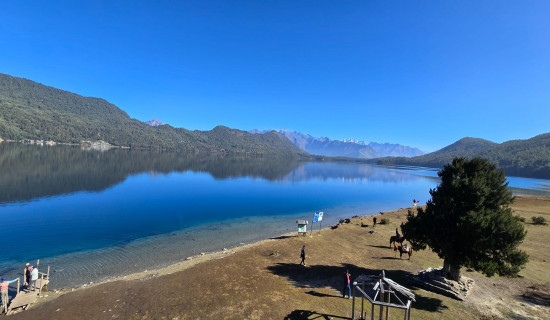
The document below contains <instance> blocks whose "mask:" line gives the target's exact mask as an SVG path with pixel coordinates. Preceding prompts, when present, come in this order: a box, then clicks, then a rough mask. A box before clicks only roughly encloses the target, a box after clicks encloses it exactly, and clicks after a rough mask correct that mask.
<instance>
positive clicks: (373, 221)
mask: <svg viewBox="0 0 550 320" xmlns="http://www.w3.org/2000/svg"><path fill="white" fill-rule="evenodd" d="M372 227H373V228H374V227H376V217H372Z"/></svg>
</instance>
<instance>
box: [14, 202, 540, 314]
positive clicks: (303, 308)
mask: <svg viewBox="0 0 550 320" xmlns="http://www.w3.org/2000/svg"><path fill="white" fill-rule="evenodd" d="M513 208H514V211H515V212H516V213H517V214H519V215H521V216H524V217H526V219H527V221H529V220H530V218H531V216H533V215H543V216H545V217H546V219H547V220H550V198H545V197H518V199H517V200H516V203H515V204H514V206H513ZM406 212H407V208H404V209H399V210H395V211H391V212H386V213H383V215H380V214H378V215H376V216H377V217H378V219H379V220H380V219H381V218H388V219H390V224H389V225H385V226H384V225H382V226H377V227H376V228H372V217H371V216H366V217H356V218H353V219H351V222H350V223H349V224H343V225H340V226H339V227H338V228H336V229H330V228H326V229H323V230H321V232H320V233H318V232H317V231H315V232H314V233H313V236H312V237H310V236H309V234H308V236H306V237H302V236H300V237H299V236H297V235H296V234H295V233H291V234H285V235H282V236H279V237H276V238H273V239H267V240H263V241H259V242H257V243H254V244H251V245H244V246H239V247H236V248H232V249H229V250H225V251H220V252H214V253H206V254H200V255H197V256H194V257H192V258H190V259H188V260H185V261H182V262H179V263H177V264H173V265H171V266H168V267H165V268H162V269H158V270H146V271H143V272H139V273H135V274H130V275H127V276H125V277H121V278H116V279H112V280H109V281H107V282H104V283H100V284H90V285H86V286H82V287H80V288H76V289H75V288H70V289H62V290H56V291H53V292H48V293H45V294H44V298H41V299H39V302H38V303H37V304H35V305H33V306H32V308H31V309H30V310H28V311H25V312H21V313H19V314H16V315H14V316H13V317H14V318H15V319H178V320H181V319H214V318H229V319H314V318H319V317H321V318H325V319H329V318H334V319H338V318H344V319H345V318H346V317H349V316H350V315H351V302H350V301H349V300H348V299H342V297H341V290H342V287H343V274H344V271H345V270H346V269H348V270H350V273H351V274H352V278H355V277H357V276H358V275H359V274H376V273H378V272H379V270H381V269H384V270H386V274H387V276H388V277H390V278H392V279H394V280H395V281H397V282H398V283H401V284H403V285H405V286H408V285H409V279H410V277H411V276H412V275H413V274H415V273H417V272H418V271H420V270H422V269H425V268H427V267H437V266H440V265H441V264H442V262H441V260H440V259H439V258H438V257H437V256H436V255H435V254H433V253H432V252H430V251H429V250H425V251H419V252H415V253H414V254H413V256H412V258H411V260H410V261H409V260H405V259H403V260H400V259H399V256H397V258H396V257H395V255H394V252H393V250H391V249H390V248H389V247H388V245H389V237H390V236H391V235H392V234H394V233H395V228H396V227H397V226H399V225H400V224H401V222H402V221H404V220H405V215H406ZM365 225H368V227H364V226H365ZM526 227H527V229H528V235H527V238H526V240H525V241H524V244H523V245H522V246H523V248H524V250H526V251H527V252H528V253H529V255H530V257H531V259H530V262H529V264H528V265H527V267H526V268H525V269H524V270H523V271H522V272H521V273H520V275H521V277H519V278H499V277H494V278H487V277H485V276H483V275H481V274H479V273H477V272H470V271H465V275H467V276H468V277H471V278H473V279H474V280H475V281H476V287H475V288H474V290H473V292H472V294H471V296H470V297H469V299H468V300H467V301H465V302H460V301H456V300H453V299H451V298H447V297H444V296H441V295H437V294H434V293H431V292H427V291H424V290H421V289H418V288H414V287H411V289H413V292H415V294H416V295H417V302H415V303H413V313H412V314H413V318H416V319H453V320H455V319H472V318H481V317H483V316H495V317H504V318H508V317H510V316H512V315H514V314H515V315H517V316H518V317H527V318H533V319H537V318H539V319H546V318H548V316H547V315H548V314H550V308H549V307H548V305H545V304H544V303H541V302H540V301H531V300H529V299H524V298H522V295H523V294H525V293H526V291H527V290H529V288H530V287H535V288H539V289H538V290H539V291H540V290H542V292H543V293H544V292H545V290H548V288H550V285H548V283H549V282H550V275H548V273H547V272H546V271H547V270H546V269H547V262H546V261H547V260H548V259H550V241H549V240H550V227H549V226H535V225H532V224H529V223H527V224H526ZM369 231H374V232H373V233H369ZM302 245H306V253H307V259H306V263H307V266H306V267H304V266H300V265H299V262H300V259H299V251H300V248H301V247H302ZM545 294H546V297H547V299H548V295H549V293H548V292H547V291H546V293H545ZM543 301H544V300H543ZM392 316H393V317H395V318H396V319H397V318H401V317H402V313H401V312H397V311H396V312H394V313H393V315H392Z"/></svg>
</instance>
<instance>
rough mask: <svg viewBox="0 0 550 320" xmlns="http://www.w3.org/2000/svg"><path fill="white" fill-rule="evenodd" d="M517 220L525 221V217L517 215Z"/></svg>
mask: <svg viewBox="0 0 550 320" xmlns="http://www.w3.org/2000/svg"><path fill="white" fill-rule="evenodd" d="M517 218H518V220H519V221H521V222H525V217H520V216H517Z"/></svg>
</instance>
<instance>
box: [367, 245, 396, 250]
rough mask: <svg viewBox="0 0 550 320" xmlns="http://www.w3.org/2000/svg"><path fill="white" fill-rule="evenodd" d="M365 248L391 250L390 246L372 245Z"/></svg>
mask: <svg viewBox="0 0 550 320" xmlns="http://www.w3.org/2000/svg"><path fill="white" fill-rule="evenodd" d="M367 247H373V248H378V249H392V247H391V246H375V245H373V244H367Z"/></svg>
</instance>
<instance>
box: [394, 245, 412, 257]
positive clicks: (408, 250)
mask: <svg viewBox="0 0 550 320" xmlns="http://www.w3.org/2000/svg"><path fill="white" fill-rule="evenodd" d="M393 251H399V259H401V258H402V257H403V253H406V254H408V255H409V260H411V256H412V254H413V248H412V247H411V246H398V245H396V244H394V245H393Z"/></svg>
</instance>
